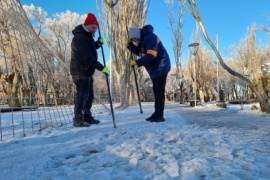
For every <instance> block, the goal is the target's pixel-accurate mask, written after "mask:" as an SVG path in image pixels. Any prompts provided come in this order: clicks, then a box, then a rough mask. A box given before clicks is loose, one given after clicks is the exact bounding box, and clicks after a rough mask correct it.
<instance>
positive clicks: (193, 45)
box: [188, 43, 200, 107]
mask: <svg viewBox="0 0 270 180" xmlns="http://www.w3.org/2000/svg"><path fill="white" fill-rule="evenodd" d="M199 45H200V44H199V43H191V44H189V45H188V47H189V50H190V52H191V54H193V56H194V57H195V58H194V96H195V99H194V106H195V107H196V104H197V97H196V90H197V87H196V86H197V85H196V61H195V60H196V55H197V51H198V46H199Z"/></svg>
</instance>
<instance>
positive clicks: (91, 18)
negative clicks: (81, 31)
mask: <svg viewBox="0 0 270 180" xmlns="http://www.w3.org/2000/svg"><path fill="white" fill-rule="evenodd" d="M83 24H84V25H85V26H87V25H90V24H95V25H97V26H98V21H97V18H96V16H95V15H94V14H92V13H88V14H87V17H86V19H85V21H84V23H83Z"/></svg>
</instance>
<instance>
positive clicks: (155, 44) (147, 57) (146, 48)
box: [130, 25, 171, 79]
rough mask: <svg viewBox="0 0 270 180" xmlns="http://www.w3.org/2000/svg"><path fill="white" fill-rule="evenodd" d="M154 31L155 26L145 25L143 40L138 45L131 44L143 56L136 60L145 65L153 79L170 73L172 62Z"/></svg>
mask: <svg viewBox="0 0 270 180" xmlns="http://www.w3.org/2000/svg"><path fill="white" fill-rule="evenodd" d="M153 32H154V28H153V26H151V25H146V26H144V27H143V28H142V29H141V42H140V43H139V45H138V46H134V45H133V44H131V46H130V50H131V51H132V52H133V53H135V54H136V55H138V56H141V58H140V59H138V60H136V63H137V65H138V66H144V67H145V69H146V70H147V72H148V73H149V76H150V77H151V79H156V78H159V77H162V76H165V75H167V74H168V72H169V71H170V69H171V62H170V57H169V55H168V53H167V51H166V49H165V48H164V46H163V45H162V43H161V41H160V39H159V38H158V37H157V36H156V35H155V34H154V33H153Z"/></svg>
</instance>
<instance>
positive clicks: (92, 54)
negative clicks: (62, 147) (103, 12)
mask: <svg viewBox="0 0 270 180" xmlns="http://www.w3.org/2000/svg"><path fill="white" fill-rule="evenodd" d="M98 26H99V24H98V21H97V19H96V17H95V15H94V14H92V13H88V14H87V17H86V19H85V21H84V23H83V24H80V25H78V26H76V27H75V29H74V30H73V31H72V34H73V35H74V37H73V39H72V42H71V60H70V74H71V76H72V79H73V82H74V84H75V86H76V95H75V103H74V118H73V126H75V127H88V126H90V124H99V123H100V121H99V120H96V119H94V117H93V116H92V113H91V108H92V103H93V99H94V89H93V81H94V80H93V74H94V73H95V70H96V69H97V70H99V71H102V72H103V73H105V74H106V75H109V73H110V72H109V69H108V68H107V67H105V66H103V65H102V64H101V63H100V62H99V61H98V55H97V49H98V48H100V47H101V46H102V44H103V43H104V39H103V38H101V37H99V38H98V40H97V41H95V39H94V35H95V32H96V31H97V29H98Z"/></svg>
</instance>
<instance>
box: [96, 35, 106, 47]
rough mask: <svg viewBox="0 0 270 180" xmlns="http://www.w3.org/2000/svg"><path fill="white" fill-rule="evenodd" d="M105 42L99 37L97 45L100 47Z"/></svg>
mask: <svg viewBox="0 0 270 180" xmlns="http://www.w3.org/2000/svg"><path fill="white" fill-rule="evenodd" d="M104 42H105V40H104V39H103V38H102V37H99V38H98V40H97V43H98V44H99V45H100V46H102V44H104Z"/></svg>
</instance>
